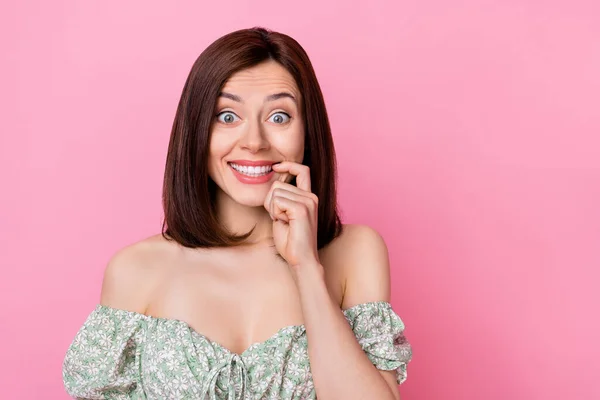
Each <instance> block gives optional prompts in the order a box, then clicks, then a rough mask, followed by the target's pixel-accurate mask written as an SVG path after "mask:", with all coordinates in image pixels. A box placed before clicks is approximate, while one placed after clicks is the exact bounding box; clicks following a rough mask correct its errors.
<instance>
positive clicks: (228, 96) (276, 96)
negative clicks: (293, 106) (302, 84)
mask: <svg viewBox="0 0 600 400" xmlns="http://www.w3.org/2000/svg"><path fill="white" fill-rule="evenodd" d="M219 96H220V97H225V98H226V99H230V100H233V101H236V102H238V103H243V101H242V98H241V97H240V96H237V95H235V94H231V93H227V92H219ZM285 97H288V98H290V99H292V100H293V101H294V103H296V102H297V101H296V98H295V97H294V96H293V95H292V94H291V93H288V92H280V93H275V94H271V95H269V96H267V97H266V98H265V101H275V100H279V99H282V98H285Z"/></svg>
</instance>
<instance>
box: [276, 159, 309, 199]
mask: <svg viewBox="0 0 600 400" xmlns="http://www.w3.org/2000/svg"><path fill="white" fill-rule="evenodd" d="M272 168H273V170H274V171H275V172H288V173H290V174H292V175H294V176H295V177H296V185H297V186H298V188H300V189H302V190H305V191H307V192H310V191H311V190H310V168H308V166H306V165H303V164H298V163H295V162H292V161H283V162H280V163H279V164H274V165H273V167H272Z"/></svg>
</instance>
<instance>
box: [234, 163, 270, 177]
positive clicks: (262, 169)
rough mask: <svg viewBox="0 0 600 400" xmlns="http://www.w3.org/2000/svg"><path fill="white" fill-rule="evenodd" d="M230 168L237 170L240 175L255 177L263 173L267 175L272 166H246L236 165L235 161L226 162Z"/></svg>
mask: <svg viewBox="0 0 600 400" xmlns="http://www.w3.org/2000/svg"><path fill="white" fill-rule="evenodd" d="M228 164H229V165H230V166H231V168H233V169H235V170H236V171H237V172H239V173H240V174H242V175H246V176H250V177H257V176H264V175H268V174H269V173H271V171H273V168H271V166H270V165H261V166H255V167H253V166H246V165H238V164H235V163H232V162H230V163H228Z"/></svg>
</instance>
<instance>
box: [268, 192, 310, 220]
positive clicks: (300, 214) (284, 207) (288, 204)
mask: <svg viewBox="0 0 600 400" xmlns="http://www.w3.org/2000/svg"><path fill="white" fill-rule="evenodd" d="M273 213H274V215H275V218H276V219H278V220H282V221H285V222H288V223H289V221H290V220H292V219H296V220H297V219H302V218H306V217H308V216H309V215H310V211H309V209H308V207H307V205H306V204H304V203H301V202H298V201H294V200H291V199H288V198H287V197H283V196H276V197H274V198H273Z"/></svg>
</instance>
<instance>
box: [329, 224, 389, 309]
mask: <svg viewBox="0 0 600 400" xmlns="http://www.w3.org/2000/svg"><path fill="white" fill-rule="evenodd" d="M324 250H325V251H324V252H323V253H322V254H323V255H322V258H321V260H322V262H323V265H325V266H326V268H328V269H329V268H331V269H333V270H334V273H335V274H336V275H337V276H339V277H340V279H343V282H342V285H343V288H344V290H343V297H342V298H343V301H342V308H349V307H352V306H354V305H356V304H360V303H366V302H370V301H389V299H390V265H389V256H388V249H387V245H386V244H385V241H384V239H383V237H382V236H381V234H379V232H377V231H376V230H375V229H373V228H371V227H369V226H367V225H358V224H345V225H344V227H343V230H342V234H341V235H340V236H338V237H337V238H336V239H334V240H333V241H332V242H331V243H330V244H329V245H328V246H327V247H326V248H325V249H324Z"/></svg>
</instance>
